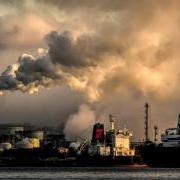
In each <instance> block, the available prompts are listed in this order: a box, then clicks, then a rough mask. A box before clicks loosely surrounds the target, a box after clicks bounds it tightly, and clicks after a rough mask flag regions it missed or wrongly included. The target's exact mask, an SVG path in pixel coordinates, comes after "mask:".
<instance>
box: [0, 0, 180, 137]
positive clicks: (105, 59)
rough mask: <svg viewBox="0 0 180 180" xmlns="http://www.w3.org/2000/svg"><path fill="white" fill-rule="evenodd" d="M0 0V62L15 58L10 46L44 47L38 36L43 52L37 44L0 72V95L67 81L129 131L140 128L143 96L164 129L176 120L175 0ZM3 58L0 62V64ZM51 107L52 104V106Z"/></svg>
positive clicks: (177, 101)
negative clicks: (116, 118)
mask: <svg viewBox="0 0 180 180" xmlns="http://www.w3.org/2000/svg"><path fill="white" fill-rule="evenodd" d="M45 2H46V3H45ZM0 3H1V6H0V10H1V11H0V15H1V16H3V18H0V27H1V28H0V39H1V42H0V51H1V52H2V51H3V52H7V53H5V54H7V55H6V56H5V57H6V59H5V60H7V59H9V58H10V59H11V61H12V62H15V60H12V59H13V57H14V56H13V53H12V49H18V50H19V49H20V50H21V51H20V50H19V51H18V53H20V52H24V51H26V50H27V49H29V48H30V49H31V50H32V49H37V48H39V47H40V48H41V47H42V48H45V45H44V46H43V45H42V44H43V43H41V41H40V39H41V38H42V37H44V36H45V42H46V44H47V49H46V50H45V51H42V49H39V52H40V53H41V55H40V56H38V57H36V56H35V55H27V54H24V55H22V56H21V57H20V58H19V60H18V61H17V62H15V63H14V64H13V65H10V66H9V67H7V68H5V70H4V71H3V70H1V72H2V74H1V76H0V90H1V91H2V92H1V93H4V92H5V91H16V90H20V91H22V92H29V93H34V92H37V91H39V89H40V88H43V87H47V88H49V87H52V86H57V85H60V86H62V87H64V86H66V87H70V88H71V90H72V91H73V92H76V93H79V92H80V93H79V94H80V96H83V98H82V99H83V100H82V101H85V102H87V101H89V102H91V103H92V102H93V103H92V104H91V105H90V106H93V108H94V109H95V111H96V113H97V111H98V110H97V109H96V104H94V102H98V103H101V104H102V106H106V107H107V108H106V109H105V110H104V111H106V114H108V113H114V114H115V115H118V116H119V118H120V119H121V116H122V121H121V122H123V121H124V122H127V123H126V124H127V126H128V127H130V128H134V129H135V130H136V132H137V133H139V131H137V130H139V129H141V132H142V131H143V117H144V115H143V104H144V102H145V101H150V103H151V104H152V109H154V110H153V113H152V114H154V116H153V115H152V119H154V120H152V121H155V120H159V121H160V122H161V124H163V126H164V127H167V126H168V124H169V119H171V121H172V119H173V122H175V121H176V119H175V117H176V113H178V112H179V99H180V96H179V90H180V86H179V74H180V70H179V66H180V61H179V57H180V53H179V52H180V51H179V47H180V43H179V42H180V41H179V39H180V36H179V35H180V34H179V30H178V29H179V27H180V21H179V16H180V13H179V12H180V11H179V5H180V1H178V0H174V1H169V0H156V1H152V0H138V1H136V0H126V1H125V0H113V1H112V0H102V1H96V0H91V1H89V0H73V1H72V0H67V1H64V0H58V1H57V0H51V1H49V0H43V1H41V0H38V1H37V0H33V1H31V2H30V1H23V2H21V3H19V1H11V0H9V1H0ZM17 7H19V8H17ZM9 9H10V10H11V11H9V13H8V10H9ZM7 14H8V15H7ZM22 17H24V18H22ZM19 22H21V23H19ZM54 29H56V30H57V31H52V30H54ZM45 34H47V35H45ZM36 41H37V42H36ZM42 42H43V41H42ZM29 54H33V53H29ZM3 57H4V56H1V58H2V59H3ZM9 61H10V60H9ZM7 64H8V62H7V61H2V64H1V66H5V65H7ZM18 98H19V96H18V97H17V98H16V99H18ZM64 98H65V97H64ZM82 103H83V102H82ZM32 106H34V104H33V103H32ZM55 106H56V103H53V107H52V108H54V107H55ZM77 106H79V101H78V103H77V105H76V107H77ZM17 107H18V106H17ZM159 109H161V111H160V112H159ZM68 113H70V111H69V109H68V108H67V112H66V114H68ZM71 113H72V111H71ZM153 117H154V118H153ZM6 118H7V117H6ZM50 118H51V117H50ZM58 119H59V117H58V116H57V121H58ZM137 122H138V123H137ZM141 135H142V133H141Z"/></svg>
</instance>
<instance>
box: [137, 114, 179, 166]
mask: <svg viewBox="0 0 180 180" xmlns="http://www.w3.org/2000/svg"><path fill="white" fill-rule="evenodd" d="M139 152H140V155H141V157H142V159H143V161H144V163H146V164H147V165H148V166H151V167H168V168H171V167H178V168H179V167H180V156H179V154H180V115H179V116H178V122H177V127H176V128H168V129H166V130H165V132H164V133H163V134H161V142H160V143H155V142H152V141H149V140H147V141H146V142H145V143H144V144H143V145H141V146H139Z"/></svg>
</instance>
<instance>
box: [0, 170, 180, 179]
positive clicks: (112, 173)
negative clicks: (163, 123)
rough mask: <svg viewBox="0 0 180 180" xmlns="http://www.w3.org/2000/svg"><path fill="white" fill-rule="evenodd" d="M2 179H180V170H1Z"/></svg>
mask: <svg viewBox="0 0 180 180" xmlns="http://www.w3.org/2000/svg"><path fill="white" fill-rule="evenodd" d="M0 179H16V180H18V179H21V180H24V179H42V180H43V179H93V180H94V179H180V169H175V168H169V169H168V168H148V167H143V168H139V167H138V168H129V167H128V168H127V167H66V168H64V167H63V168H60V167H57V168H56V167H53V168H52V167H51V168H49V167H47V168H46V167H45V168H37V167H36V168H34V167H32V168H31V167H28V168H23V167H22V168H21V167H18V168H16V167H12V168H9V167H8V168H7V167H6V168H0Z"/></svg>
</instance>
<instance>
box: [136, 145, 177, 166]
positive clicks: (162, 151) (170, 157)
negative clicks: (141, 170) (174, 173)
mask: <svg viewBox="0 0 180 180" xmlns="http://www.w3.org/2000/svg"><path fill="white" fill-rule="evenodd" d="M139 152H140V154H141V157H142V159H143V162H144V163H145V164H147V165H148V166H151V167H169V168H170V167H180V147H162V146H156V145H144V146H141V147H140V148H139Z"/></svg>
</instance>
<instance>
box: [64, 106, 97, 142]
mask: <svg viewBox="0 0 180 180" xmlns="http://www.w3.org/2000/svg"><path fill="white" fill-rule="evenodd" d="M94 123H95V113H94V111H93V110H92V109H91V108H90V107H89V106H88V105H86V104H82V105H81V106H80V107H79V110H78V112H77V113H76V114H73V115H71V116H70V117H69V119H68V120H67V123H66V125H65V128H64V133H65V135H66V139H68V140H78V139H79V140H82V139H83V138H90V136H91V132H92V128H93V125H94Z"/></svg>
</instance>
